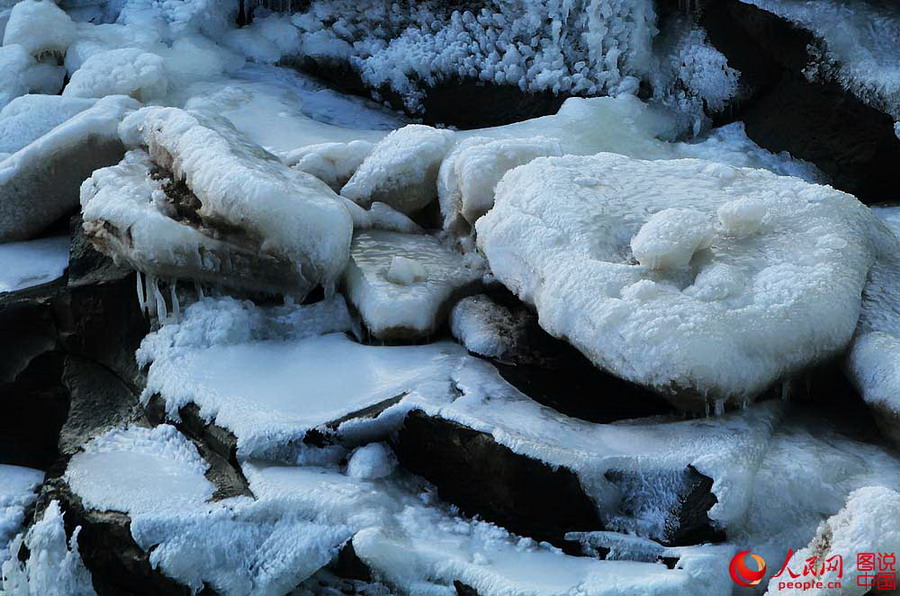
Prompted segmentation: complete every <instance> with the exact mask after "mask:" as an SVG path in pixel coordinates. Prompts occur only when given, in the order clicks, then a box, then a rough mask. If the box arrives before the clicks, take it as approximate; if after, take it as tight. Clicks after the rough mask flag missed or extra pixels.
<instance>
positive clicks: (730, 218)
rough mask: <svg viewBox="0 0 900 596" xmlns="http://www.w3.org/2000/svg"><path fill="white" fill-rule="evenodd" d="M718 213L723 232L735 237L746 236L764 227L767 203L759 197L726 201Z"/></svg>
mask: <svg viewBox="0 0 900 596" xmlns="http://www.w3.org/2000/svg"><path fill="white" fill-rule="evenodd" d="M716 213H717V215H718V216H719V225H720V226H721V228H722V232H723V233H725V234H727V235H729V236H733V237H735V238H746V237H747V236H751V235H753V234H755V233H756V232H758V231H759V230H760V228H761V227H762V224H763V219H764V218H765V216H766V205H765V204H764V203H763V202H762V201H759V200H757V199H751V198H747V199H737V200H735V201H731V202H730V203H725V204H724V205H722V206H721V207H719V209H718V211H717V212H716Z"/></svg>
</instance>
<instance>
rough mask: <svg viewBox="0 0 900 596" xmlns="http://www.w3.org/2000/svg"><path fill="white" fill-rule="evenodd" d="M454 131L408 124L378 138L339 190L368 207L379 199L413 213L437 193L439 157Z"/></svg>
mask: <svg viewBox="0 0 900 596" xmlns="http://www.w3.org/2000/svg"><path fill="white" fill-rule="evenodd" d="M452 142H453V132H452V131H449V130H440V129H436V128H432V127H430V126H423V125H421V124H409V125H407V126H404V127H403V128H400V129H398V130H395V131H393V132H392V133H390V134H389V135H388V136H386V137H385V138H384V139H382V140H381V141H379V142H378V143H377V144H376V145H375V147H374V148H373V149H372V151H371V153H369V155H368V156H366V158H365V159H364V160H363V162H362V164H360V166H359V167H358V168H357V169H356V172H355V173H354V174H353V176H352V177H351V178H350V180H349V181H348V182H347V184H345V185H344V187H343V188H342V189H341V195H342V196H345V197H347V198H348V199H350V200H352V201H355V202H356V203H359V204H360V205H364V206H368V205H369V204H371V203H372V202H373V201H379V202H382V203H385V204H387V205H390V206H391V207H393V208H395V209H397V210H398V211H402V212H403V213H412V212H414V211H418V210H419V209H421V208H423V207H425V206H426V205H428V203H430V202H431V201H432V200H434V198H435V197H436V196H437V189H436V182H437V175H438V168H439V167H440V165H441V160H443V159H444V156H445V155H446V154H447V152H448V151H449V150H450V146H451V143H452Z"/></svg>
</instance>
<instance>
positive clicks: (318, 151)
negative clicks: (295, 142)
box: [285, 141, 374, 192]
mask: <svg viewBox="0 0 900 596" xmlns="http://www.w3.org/2000/svg"><path fill="white" fill-rule="evenodd" d="M373 146H374V145H373V144H372V143H370V142H368V141H350V142H347V143H317V144H315V145H307V146H306V147H302V148H300V149H297V150H295V151H292V152H290V153H289V154H288V155H286V156H285V161H286V162H287V163H288V164H289V165H290V166H291V167H292V168H294V169H295V170H300V171H301V172H306V173H307V174H312V175H313V176H315V177H316V178H318V179H319V180H321V181H322V182H325V183H326V184H328V186H330V187H331V188H333V189H334V190H335V192H337V191H340V190H341V187H343V186H344V185H345V184H347V181H348V180H350V177H351V176H353V173H354V172H356V169H357V168H359V166H360V164H362V162H363V160H365V159H366V156H367V155H369V153H371V152H372V147H373Z"/></svg>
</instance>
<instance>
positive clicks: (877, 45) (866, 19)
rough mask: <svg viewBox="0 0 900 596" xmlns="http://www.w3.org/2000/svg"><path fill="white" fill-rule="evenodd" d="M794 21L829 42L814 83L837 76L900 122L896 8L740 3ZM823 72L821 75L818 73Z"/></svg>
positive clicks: (899, 15)
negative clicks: (828, 76) (823, 76)
mask: <svg viewBox="0 0 900 596" xmlns="http://www.w3.org/2000/svg"><path fill="white" fill-rule="evenodd" d="M742 1H743V2H746V3H747V4H753V5H755V6H758V7H759V8H762V9H763V10H767V11H769V12H772V13H774V14H777V15H779V16H781V17H784V18H785V19H788V20H790V21H793V22H794V23H796V24H798V25H800V26H801V27H803V28H805V29H808V30H809V31H811V32H812V33H814V34H815V35H816V36H818V37H819V38H820V39H822V40H823V41H824V42H825V49H826V52H827V55H826V56H825V58H826V60H825V61H823V62H824V63H822V64H814V65H812V67H811V68H808V71H809V72H808V76H810V77H812V78H815V77H816V76H819V75H822V74H824V75H828V74H830V73H829V71H831V70H836V71H837V74H838V78H839V79H840V81H841V83H842V84H843V85H844V86H845V87H846V88H847V89H849V90H850V91H852V92H853V93H855V94H856V95H857V96H858V97H860V98H861V99H862V100H863V101H865V102H867V103H869V104H870V105H872V106H874V107H875V108H878V109H881V110H883V111H885V112H887V113H889V114H891V115H892V116H894V118H898V119H900V64H898V62H897V60H896V56H898V55H900V36H898V35H897V30H898V29H900V7H898V6H897V5H896V4H894V3H892V2H844V1H840V0H822V1H819V2H806V1H804V0H742ZM820 71H821V72H820Z"/></svg>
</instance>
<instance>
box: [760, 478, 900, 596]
mask: <svg viewBox="0 0 900 596" xmlns="http://www.w3.org/2000/svg"><path fill="white" fill-rule="evenodd" d="M897 520H900V493H897V492H896V491H894V490H891V489H889V488H886V487H883V486H871V487H865V488H861V489H859V490H857V491H854V492H853V493H852V494H851V495H850V497H849V498H848V499H847V505H846V507H844V508H843V509H842V510H841V511H840V512H839V513H837V514H836V515H834V516H833V517H831V518H829V519H828V520H827V521H825V522H824V523H823V524H822V525H821V526H820V527H819V529H818V531H817V533H816V536H815V538H813V540H812V541H811V542H810V543H809V545H808V546H807V547H806V548H803V549H800V550H798V551H796V552H795V553H794V555H793V556H792V557H791V559H790V562H789V563H788V568H789V569H791V570H793V571H794V572H795V573H798V574H799V572H800V570H801V569H804V566H805V565H806V563H807V560H808V559H810V558H813V559H815V564H816V565H817V566H819V565H822V564H823V563H824V562H825V561H827V560H828V559H829V558H831V557H834V556H836V555H839V556H840V557H841V559H842V562H843V577H842V579H841V580H840V581H841V587H839V588H828V587H818V588H808V587H804V588H800V589H797V588H788V587H787V586H784V585H781V584H782V582H786V581H790V580H791V576H790V575H789V574H787V573H785V575H783V576H782V577H780V578H773V579H772V580H771V581H770V582H769V592H768V593H769V594H773V595H776V594H778V595H781V594H784V595H787V594H803V595H804V596H807V595H809V596H838V595H840V596H861V595H862V594H866V593H868V592H869V588H870V587H872V586H873V585H877V584H875V583H873V579H874V575H875V573H877V571H878V564H877V561H876V563H875V571H872V572H863V571H860V569H859V565H858V561H857V555H858V554H859V553H876V556H877V553H887V554H895V553H896V552H897V551H898V550H900V526H898V524H897ZM837 577H838V575H837V573H836V572H834V571H828V572H826V573H825V574H824V575H823V576H822V578H823V579H825V580H830V581H834V580H835V579H836V578H837ZM799 579H800V580H801V582H802V580H804V579H808V578H803V577H801V578H799ZM826 586H827V584H826Z"/></svg>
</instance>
